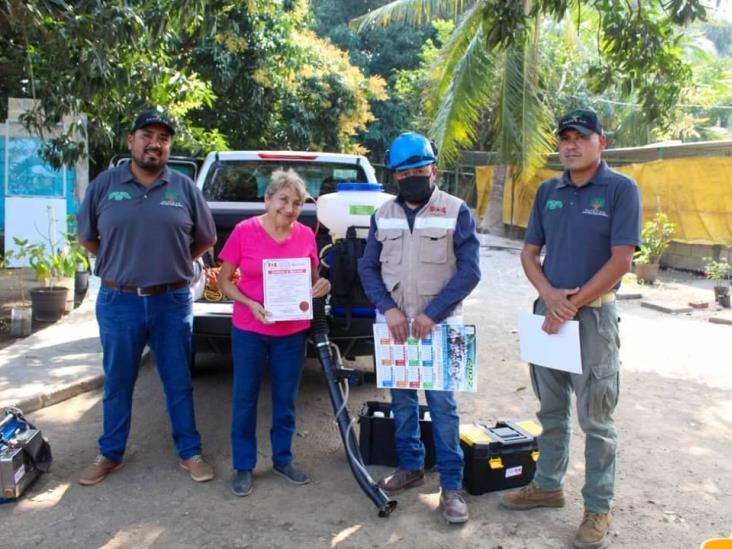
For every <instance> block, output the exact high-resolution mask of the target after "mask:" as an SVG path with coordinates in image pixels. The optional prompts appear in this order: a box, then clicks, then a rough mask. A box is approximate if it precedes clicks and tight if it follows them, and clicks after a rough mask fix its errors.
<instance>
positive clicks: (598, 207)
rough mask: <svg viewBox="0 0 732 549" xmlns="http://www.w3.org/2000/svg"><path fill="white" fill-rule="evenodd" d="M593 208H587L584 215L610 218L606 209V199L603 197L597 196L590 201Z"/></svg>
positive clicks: (583, 211)
mask: <svg viewBox="0 0 732 549" xmlns="http://www.w3.org/2000/svg"><path fill="white" fill-rule="evenodd" d="M590 206H592V208H585V209H584V210H582V213H583V214H585V215H599V216H601V217H608V215H607V212H606V211H605V210H604V209H603V208H605V199H604V198H603V197H602V196H596V197H595V198H593V199H592V200H591V201H590Z"/></svg>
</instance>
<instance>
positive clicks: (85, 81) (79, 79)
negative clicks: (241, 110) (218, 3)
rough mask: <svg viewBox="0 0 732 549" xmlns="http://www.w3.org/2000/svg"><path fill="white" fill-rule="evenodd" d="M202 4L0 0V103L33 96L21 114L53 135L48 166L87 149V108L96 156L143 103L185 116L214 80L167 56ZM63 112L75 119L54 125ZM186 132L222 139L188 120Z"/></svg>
mask: <svg viewBox="0 0 732 549" xmlns="http://www.w3.org/2000/svg"><path fill="white" fill-rule="evenodd" d="M202 6H203V3H202V2H181V1H179V0H165V1H152V0H150V1H139V2H135V3H134V4H130V3H128V2H124V1H121V0H112V1H107V0H105V1H95V0H77V1H73V2H72V1H69V2H57V1H54V0H39V1H34V2H19V1H17V0H6V1H5V2H3V3H2V4H1V5H0V97H2V105H0V112H4V111H5V108H6V104H7V97H9V96H16V97H32V98H34V99H36V100H37V105H36V107H35V108H34V110H32V111H30V112H28V113H27V114H26V116H25V117H24V123H25V124H26V125H27V126H28V128H29V129H31V130H33V131H34V132H36V133H39V134H40V135H43V136H45V137H48V138H49V140H48V142H47V146H46V148H45V154H46V156H47V158H48V160H49V161H50V162H51V164H52V165H54V166H60V165H61V164H62V163H67V164H72V163H73V162H74V161H75V160H76V158H78V157H79V155H82V154H86V153H87V151H86V150H85V147H84V141H85V140H84V137H86V136H85V135H84V134H83V125H81V124H79V116H80V115H81V114H82V113H83V114H86V115H88V119H89V126H88V127H89V135H88V141H89V143H90V146H91V149H92V151H91V152H92V158H96V157H97V155H100V156H102V157H103V158H109V155H110V152H111V151H112V150H118V149H119V147H120V146H121V145H122V138H123V134H124V133H125V132H124V131H123V130H124V128H128V127H129V124H130V122H131V120H130V118H131V117H132V116H134V113H135V112H136V111H139V110H140V109H141V108H143V107H145V106H149V105H151V104H157V105H161V106H164V107H167V108H169V109H170V110H171V111H172V113H173V114H175V115H178V116H179V117H185V114H186V113H187V112H188V111H189V110H190V109H192V108H195V107H199V106H201V105H210V104H211V101H212V100H213V92H212V90H211V88H210V86H209V85H208V84H207V83H206V82H204V81H202V80H201V79H200V78H199V77H198V75H197V74H196V73H195V72H193V71H183V70H180V67H177V66H176V65H175V63H174V62H173V60H174V57H173V53H174V52H175V47H174V46H175V45H176V44H177V35H178V33H180V32H181V29H183V32H186V30H185V29H189V30H190V29H191V28H192V25H194V23H195V22H196V18H197V16H198V15H200V14H201V13H202V12H203V7H202ZM64 115H70V117H71V120H72V123H71V124H70V125H69V126H68V127H67V131H66V132H64V133H63V134H61V135H58V134H57V133H55V132H54V130H55V129H56V126H57V125H58V124H59V123H60V122H61V120H62V117H63V116H64ZM185 127H186V126H185V125H184V128H185ZM182 137H183V142H186V141H188V142H193V141H198V142H199V143H202V142H203V143H205V141H206V140H207V139H211V140H212V141H214V142H217V141H218V136H217V134H215V132H214V133H206V132H203V131H201V130H200V129H199V128H190V131H186V130H184V131H183V132H182Z"/></svg>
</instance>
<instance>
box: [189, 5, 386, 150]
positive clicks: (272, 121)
mask: <svg viewBox="0 0 732 549" xmlns="http://www.w3.org/2000/svg"><path fill="white" fill-rule="evenodd" d="M308 8H309V5H308V2H305V1H300V2H290V5H289V7H288V8H287V9H284V8H283V7H282V6H280V5H279V4H277V3H273V2H268V1H265V0H256V1H255V0H253V1H250V2H248V3H246V4H237V5H232V7H231V9H229V10H226V11H222V12H219V13H217V14H215V15H212V18H213V19H212V21H211V22H210V25H211V27H213V28H215V29H216V32H215V33H213V34H211V35H210V36H206V37H205V38H203V39H202V40H201V41H200V42H199V43H197V44H196V45H195V46H194V47H193V49H192V55H191V62H190V63H191V66H192V67H196V68H197V69H198V70H200V71H201V74H202V76H203V77H204V78H206V79H207V80H210V81H211V82H212V86H213V89H214V90H215V91H216V94H217V96H218V99H217V101H216V104H215V105H214V107H213V108H211V109H202V110H200V111H199V112H197V114H196V117H195V118H196V120H197V122H198V123H200V124H201V125H204V126H206V127H216V128H219V129H220V130H221V131H222V132H223V133H224V134H226V135H227V136H228V138H229V141H230V144H231V146H232V147H233V148H305V149H308V148H316V149H328V150H343V151H353V150H359V149H358V147H357V146H356V143H355V142H354V140H353V136H354V135H355V134H356V133H357V132H359V131H362V130H364V129H365V126H366V124H367V123H368V122H369V121H370V120H372V119H373V115H372V113H371V111H370V109H369V103H368V101H369V99H372V100H377V99H383V98H384V92H383V88H384V84H383V81H382V80H381V79H379V78H375V77H367V76H365V75H364V74H363V73H362V72H361V71H360V70H358V69H357V68H355V67H353V66H352V65H351V64H350V63H349V61H348V58H347V56H346V55H345V54H344V53H343V52H341V51H340V50H338V49H336V48H335V47H333V46H332V45H331V44H329V43H328V42H327V41H325V40H323V39H321V38H318V37H317V36H316V35H315V34H314V33H313V32H312V31H311V30H310V29H309V25H310V24H311V23H312V22H311V21H310V19H309V15H308V11H309V10H308Z"/></svg>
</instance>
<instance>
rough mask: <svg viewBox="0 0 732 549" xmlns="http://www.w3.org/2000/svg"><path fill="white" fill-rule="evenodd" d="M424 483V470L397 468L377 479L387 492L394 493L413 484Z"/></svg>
mask: <svg viewBox="0 0 732 549" xmlns="http://www.w3.org/2000/svg"><path fill="white" fill-rule="evenodd" d="M422 483H424V471H423V470H422V469H419V470H418V471H407V470H406V469H397V470H396V471H394V472H393V473H392V474H391V475H389V476H388V477H386V478H383V479H381V480H380V481H379V486H380V487H381V488H382V489H383V490H384V491H385V492H386V493H387V494H396V493H397V492H401V491H402V490H405V489H407V488H412V487H413V486H420V485H421V484H422Z"/></svg>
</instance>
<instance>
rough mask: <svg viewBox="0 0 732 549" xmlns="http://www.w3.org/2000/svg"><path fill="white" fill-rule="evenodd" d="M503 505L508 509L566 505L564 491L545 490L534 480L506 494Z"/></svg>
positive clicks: (502, 501)
mask: <svg viewBox="0 0 732 549" xmlns="http://www.w3.org/2000/svg"><path fill="white" fill-rule="evenodd" d="M501 505H503V506H504V507H506V508H507V509H515V510H524V509H533V508H534V507H564V491H563V490H562V489H561V488H560V489H559V490H544V489H542V488H539V487H538V486H537V485H536V484H534V483H533V482H532V483H530V484H527V485H526V486H523V487H521V488H519V489H518V490H515V491H513V492H509V493H508V494H504V495H503V497H502V498H501Z"/></svg>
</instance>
